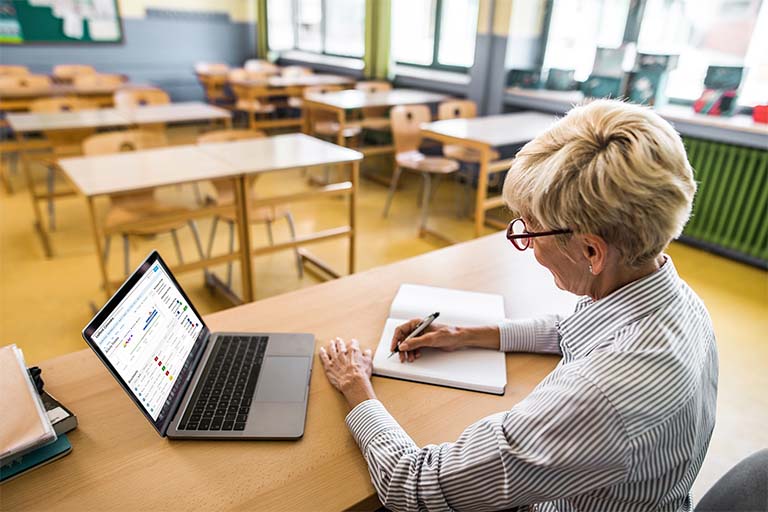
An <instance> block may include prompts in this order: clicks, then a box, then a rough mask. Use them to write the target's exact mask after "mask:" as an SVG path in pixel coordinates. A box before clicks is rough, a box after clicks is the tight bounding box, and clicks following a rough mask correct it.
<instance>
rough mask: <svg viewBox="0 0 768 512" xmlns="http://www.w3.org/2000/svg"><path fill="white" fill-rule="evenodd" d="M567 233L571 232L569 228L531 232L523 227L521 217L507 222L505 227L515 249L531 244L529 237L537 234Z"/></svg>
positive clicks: (522, 248)
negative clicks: (507, 224)
mask: <svg viewBox="0 0 768 512" xmlns="http://www.w3.org/2000/svg"><path fill="white" fill-rule="evenodd" d="M567 233H573V231H572V230H570V229H555V230H554V231H543V232H541V233H533V232H531V231H528V230H527V229H525V221H524V220H523V218H522V217H518V218H517V219H515V220H513V221H512V222H510V223H509V226H508V227H507V240H509V241H510V242H512V245H514V246H515V249H517V250H519V251H524V250H526V249H527V248H528V247H530V246H531V238H534V237H537V236H549V235H565V234H567Z"/></svg>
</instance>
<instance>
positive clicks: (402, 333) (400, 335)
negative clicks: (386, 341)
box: [389, 318, 421, 352]
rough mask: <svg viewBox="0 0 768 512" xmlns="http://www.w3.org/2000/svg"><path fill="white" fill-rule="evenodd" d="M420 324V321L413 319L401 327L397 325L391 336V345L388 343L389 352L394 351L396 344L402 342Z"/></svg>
mask: <svg viewBox="0 0 768 512" xmlns="http://www.w3.org/2000/svg"><path fill="white" fill-rule="evenodd" d="M420 323H421V319H419V318H414V319H412V320H409V321H407V322H405V323H404V324H402V325H398V326H397V328H396V329H395V334H394V335H393V336H392V343H390V346H389V350H390V351H391V352H393V351H394V350H395V346H397V343H398V342H399V341H402V340H404V339H405V338H406V337H407V336H408V335H409V334H411V332H413V330H414V329H416V327H418V325H419V324H420Z"/></svg>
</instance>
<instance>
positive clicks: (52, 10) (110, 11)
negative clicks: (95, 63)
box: [0, 0, 123, 44]
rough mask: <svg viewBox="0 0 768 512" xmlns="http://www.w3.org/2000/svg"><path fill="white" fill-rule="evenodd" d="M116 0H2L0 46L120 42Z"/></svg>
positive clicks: (0, 4) (0, 1)
mask: <svg viewBox="0 0 768 512" xmlns="http://www.w3.org/2000/svg"><path fill="white" fill-rule="evenodd" d="M122 40H123V26H122V23H121V21H120V11H119V10H118V8H117V0H0V43H3V44H24V43H90V44H92V43H119V42H121V41H122Z"/></svg>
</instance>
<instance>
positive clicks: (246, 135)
mask: <svg viewBox="0 0 768 512" xmlns="http://www.w3.org/2000/svg"><path fill="white" fill-rule="evenodd" d="M266 136H267V134H266V133H264V132H262V131H261V130H215V131H212V132H208V133H204V134H202V135H199V136H198V137H197V143H198V144H212V143H215V142H234V141H236V140H247V139H260V138H262V137H266Z"/></svg>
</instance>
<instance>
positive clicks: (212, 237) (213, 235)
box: [208, 217, 219, 258]
mask: <svg viewBox="0 0 768 512" xmlns="http://www.w3.org/2000/svg"><path fill="white" fill-rule="evenodd" d="M218 226H219V218H218V217H214V218H213V223H212V224H211V235H210V236H209V237H208V257H209V258H210V257H211V255H212V254H213V241H214V240H215V239H216V228H217V227H218Z"/></svg>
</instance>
